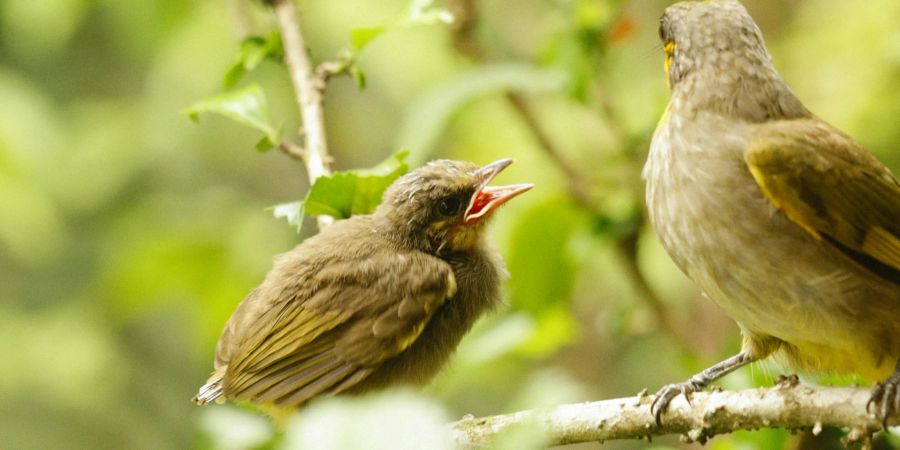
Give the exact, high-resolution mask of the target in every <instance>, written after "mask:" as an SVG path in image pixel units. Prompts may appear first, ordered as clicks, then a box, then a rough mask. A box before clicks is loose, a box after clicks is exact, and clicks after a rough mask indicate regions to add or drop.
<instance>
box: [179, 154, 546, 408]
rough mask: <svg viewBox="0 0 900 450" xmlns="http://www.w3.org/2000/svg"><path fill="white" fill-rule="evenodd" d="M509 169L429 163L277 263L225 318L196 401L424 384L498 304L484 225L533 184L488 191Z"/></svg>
mask: <svg viewBox="0 0 900 450" xmlns="http://www.w3.org/2000/svg"><path fill="white" fill-rule="evenodd" d="M511 163H512V160H509V159H504V160H500V161H496V162H494V163H491V164H488V165H486V166H483V167H478V166H476V165H475V164H472V163H469V162H462V161H450V160H438V161H433V162H430V163H428V164H427V165H425V166H424V167H422V168H419V169H417V170H415V171H412V172H410V173H408V174H406V175H404V176H402V177H400V178H399V179H397V180H396V181H395V182H394V183H393V184H392V185H391V186H389V187H388V189H387V190H386V191H385V193H384V195H383V201H382V203H381V205H380V206H378V208H377V209H376V210H375V212H374V213H373V214H370V215H359V216H354V217H351V218H349V219H347V220H343V221H339V222H336V223H334V224H333V225H331V226H329V227H327V228H325V229H324V230H322V231H321V232H320V233H319V234H318V235H316V236H313V237H311V238H309V239H307V240H306V241H304V242H303V243H301V244H300V245H298V246H297V247H296V248H294V249H293V250H291V251H290V252H288V253H285V254H283V255H281V256H280V257H278V258H277V259H276V261H275V265H274V267H273V268H272V270H271V271H270V272H269V274H268V275H267V276H266V278H265V280H264V281H263V282H262V284H261V285H260V286H259V287H257V288H256V289H255V290H253V292H251V293H250V295H248V296H247V298H245V299H244V301H242V302H241V303H240V304H239V305H238V307H237V309H236V310H235V311H234V313H233V314H232V316H231V318H230V319H229V320H228V323H227V324H226V326H225V329H224V331H223V332H222V336H221V337H220V338H219V343H218V346H217V347H216V356H215V371H214V372H213V374H212V375H211V376H210V378H209V380H208V381H207V383H206V384H205V385H203V387H201V388H200V391H199V393H198V394H197V395H196V396H195V397H194V401H195V402H197V403H198V404H201V405H202V404H206V403H209V402H212V401H216V402H220V403H221V402H224V400H225V399H226V398H235V399H237V400H247V401H250V402H252V403H256V404H259V405H263V406H274V407H276V408H275V409H279V410H281V409H284V408H286V409H287V410H290V409H293V408H296V407H298V406H302V405H303V404H305V403H307V402H308V401H310V400H311V399H313V398H316V397H321V396H327V395H334V394H340V393H360V392H364V391H368V390H371V389H377V388H381V387H385V386H387V385H392V384H422V383H425V382H426V381H428V380H430V379H431V378H432V377H433V376H434V375H435V374H436V373H437V372H438V370H439V369H440V368H441V366H443V365H444V363H445V362H446V361H447V359H448V358H449V356H450V355H451V354H452V352H453V351H454V349H455V348H456V346H457V344H458V343H459V341H460V339H462V337H463V335H464V334H465V333H466V332H467V331H468V330H469V329H470V328H471V327H472V325H473V323H474V322H475V320H476V319H478V318H479V317H480V316H481V315H482V314H484V313H485V312H486V311H489V310H491V309H492V308H494V307H496V306H497V305H498V303H499V302H500V284H501V282H502V281H503V279H504V278H505V277H506V269H505V266H504V264H503V261H502V259H501V257H500V255H499V254H498V253H497V252H496V251H495V250H494V249H493V247H492V246H491V245H490V243H489V242H488V239H487V237H486V233H485V225H486V224H487V223H488V219H489V218H490V217H491V213H492V212H493V211H495V210H496V209H497V207H499V206H500V205H502V204H503V203H505V202H506V201H508V200H510V199H511V198H513V197H515V196H517V195H519V194H521V193H523V192H525V191H527V190H528V189H530V188H531V187H532V185H531V184H516V185H508V186H496V187H494V186H488V183H489V182H490V181H491V179H493V178H494V176H496V175H497V174H498V173H499V172H500V171H501V170H503V169H504V168H505V167H507V166H508V165H509V164H511Z"/></svg>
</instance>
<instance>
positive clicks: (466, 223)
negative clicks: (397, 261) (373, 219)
mask: <svg viewBox="0 0 900 450" xmlns="http://www.w3.org/2000/svg"><path fill="white" fill-rule="evenodd" d="M510 164H512V160H511V159H501V160H499V161H495V162H493V163H490V164H488V165H485V166H481V167H479V166H477V165H475V164H473V163H470V162H465V161H452V160H446V159H441V160H436V161H432V162H429V163H428V164H426V165H425V166H423V167H421V168H419V169H416V170H414V171H412V172H410V173H408V174H406V175H404V176H402V177H400V178H399V179H397V181H395V182H394V183H393V184H391V186H390V187H388V189H387V190H386V191H385V193H384V197H383V199H382V203H381V205H380V206H379V207H378V209H377V210H376V212H375V214H376V215H377V216H381V217H383V218H384V219H386V220H387V221H388V223H389V224H390V226H391V229H392V230H395V231H396V232H397V233H399V234H400V236H401V238H402V239H403V240H404V241H405V242H407V243H409V244H410V245H411V246H414V247H416V248H418V249H421V250H425V251H430V252H433V253H436V254H437V253H442V252H453V251H463V250H466V249H470V248H473V247H474V246H476V245H478V243H479V240H480V238H481V235H482V230H483V229H484V225H485V224H486V223H487V221H488V219H489V218H490V216H491V214H492V213H493V212H494V211H495V210H496V209H497V208H498V207H499V206H500V205H502V204H504V203H506V202H507V201H509V200H510V199H511V198H513V197H515V196H517V195H519V194H521V193H523V192H525V191H527V190H529V189H531V187H532V186H533V185H532V184H513V185H507V186H488V183H490V181H491V180H492V179H493V178H494V177H495V176H496V175H497V174H498V173H500V171H502V170H503V169H504V168H506V167H507V166H509V165H510Z"/></svg>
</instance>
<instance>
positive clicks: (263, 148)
mask: <svg viewBox="0 0 900 450" xmlns="http://www.w3.org/2000/svg"><path fill="white" fill-rule="evenodd" d="M254 147H255V148H256V149H257V150H259V151H260V152H267V151H269V150H272V149H273V148H275V143H274V142H272V140H271V139H269V136H263V137H262V138H260V140H259V141H257V142H256V145H254Z"/></svg>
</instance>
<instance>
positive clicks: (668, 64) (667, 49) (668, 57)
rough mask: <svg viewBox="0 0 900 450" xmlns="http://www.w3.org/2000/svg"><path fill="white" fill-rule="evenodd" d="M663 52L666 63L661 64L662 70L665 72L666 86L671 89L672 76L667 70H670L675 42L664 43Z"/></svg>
mask: <svg viewBox="0 0 900 450" xmlns="http://www.w3.org/2000/svg"><path fill="white" fill-rule="evenodd" d="M663 50H664V51H665V52H666V61H665V62H664V63H663V69H664V70H665V71H666V84H667V85H669V87H670V88H671V87H672V76H671V75H670V72H669V70H670V69H671V68H672V60H673V59H674V58H675V41H673V40H671V39H670V40H668V41H666V44H665V46H663Z"/></svg>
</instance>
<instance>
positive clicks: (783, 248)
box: [645, 143, 900, 378]
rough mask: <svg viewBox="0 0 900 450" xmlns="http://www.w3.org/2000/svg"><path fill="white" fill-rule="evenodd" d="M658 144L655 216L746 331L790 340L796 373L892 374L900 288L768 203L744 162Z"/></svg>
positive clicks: (899, 341) (667, 241)
mask: <svg viewBox="0 0 900 450" xmlns="http://www.w3.org/2000/svg"><path fill="white" fill-rule="evenodd" d="M654 146H655V147H656V148H655V149H654V150H651V156H650V158H649V159H648V163H647V168H646V169H645V177H646V179H647V203H648V210H649V211H650V217H651V222H652V223H653V225H654V228H655V229H656V231H657V233H658V235H659V237H660V239H661V241H662V244H663V246H664V247H665V248H666V250H667V251H668V252H669V254H670V255H671V256H672V258H673V259H674V260H675V262H676V263H677V264H678V265H679V267H681V269H682V270H683V271H684V272H685V273H686V274H687V275H688V276H689V277H690V278H691V279H693V280H694V281H695V282H696V283H697V284H698V285H699V286H700V288H701V289H702V290H703V291H704V292H705V293H706V294H707V295H708V296H709V297H710V298H711V299H712V300H713V301H715V302H716V303H717V304H719V305H720V306H721V307H722V308H723V309H724V310H725V311H726V312H727V313H728V315H729V316H731V317H732V318H734V319H735V320H736V321H737V322H738V323H739V324H740V325H741V328H742V330H743V332H744V333H745V335H749V337H751V338H754V337H758V338H760V339H768V338H776V339H778V340H780V341H782V342H784V343H786V344H788V345H786V346H783V347H784V348H783V350H785V351H784V353H787V355H786V356H788V358H787V359H788V360H789V362H791V363H794V365H796V366H799V367H798V368H800V369H808V370H814V371H827V372H855V373H858V374H860V375H864V376H874V377H876V378H877V377H880V376H883V375H887V374H888V373H890V370H891V369H892V368H893V364H894V363H895V362H896V359H897V357H900V314H898V311H897V308H898V305H900V292H898V291H900V290H898V289H896V287H893V288H891V287H890V286H888V285H887V284H883V285H878V283H877V282H876V283H872V280H871V279H868V278H864V276H862V275H860V274H859V272H857V271H856V269H854V268H852V267H851V263H850V262H849V261H847V260H844V259H843V258H841V257H840V256H839V255H836V254H834V252H833V251H831V250H830V249H828V248H827V247H825V246H824V245H823V244H822V243H820V242H817V241H816V240H815V239H814V238H813V237H812V236H810V235H808V234H806V232H805V231H803V230H802V229H801V228H800V227H798V226H796V225H795V224H793V223H792V222H791V221H790V219H788V218H787V217H786V216H784V214H782V213H781V212H779V211H777V210H776V209H775V208H774V207H772V206H771V204H770V203H769V202H768V200H766V199H765V198H764V197H763V194H762V192H761V191H760V190H759V188H758V186H757V185H756V183H755V181H754V180H753V178H752V176H751V175H750V173H749V171H748V170H747V169H746V167H745V165H744V163H743V160H742V159H738V158H729V157H728V155H721V156H719V159H712V157H711V156H708V154H706V153H700V152H695V153H690V154H678V155H672V154H668V155H666V154H660V151H659V150H660V149H659V146H658V144H657V143H654ZM666 150H670V149H666ZM751 341H752V339H751ZM745 342H746V341H745Z"/></svg>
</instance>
